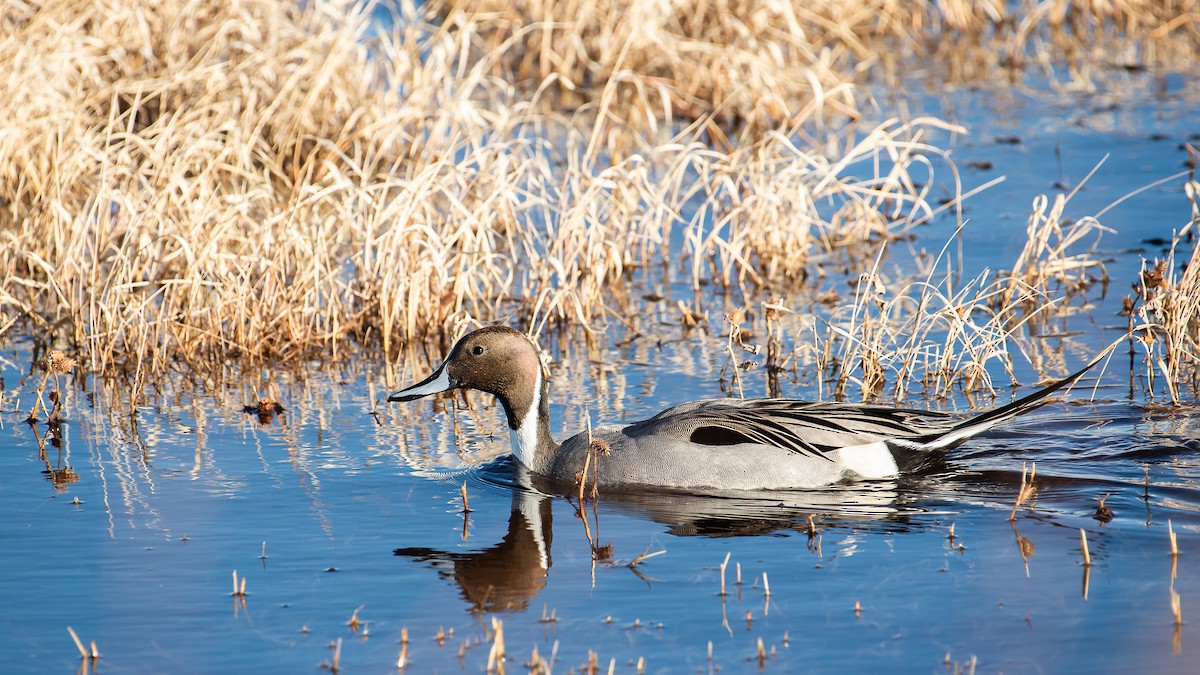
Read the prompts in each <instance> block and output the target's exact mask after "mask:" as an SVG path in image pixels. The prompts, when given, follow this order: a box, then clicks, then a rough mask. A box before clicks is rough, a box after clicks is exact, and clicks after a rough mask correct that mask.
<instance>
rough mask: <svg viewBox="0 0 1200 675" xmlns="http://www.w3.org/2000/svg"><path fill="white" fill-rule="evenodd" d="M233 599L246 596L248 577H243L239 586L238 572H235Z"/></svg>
mask: <svg viewBox="0 0 1200 675" xmlns="http://www.w3.org/2000/svg"><path fill="white" fill-rule="evenodd" d="M232 595H233V597H235V598H242V597H245V596H246V577H242V581H241V584H238V573H237V570H234V571H233V593H232Z"/></svg>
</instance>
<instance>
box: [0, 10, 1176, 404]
mask: <svg viewBox="0 0 1200 675" xmlns="http://www.w3.org/2000/svg"><path fill="white" fill-rule="evenodd" d="M800 5H803V6H800ZM1001 6H1002V3H947V2H939V3H937V4H936V5H934V4H932V3H928V2H923V3H916V4H912V5H909V4H906V3H895V2H890V1H883V0H878V1H875V2H870V3H867V4H866V5H864V4H863V3H852V2H845V1H835V0H825V1H824V2H820V3H815V4H814V3H795V4H794V5H789V4H767V3H756V2H748V3H740V4H730V3H727V2H700V3H692V4H685V3H677V4H671V5H663V4H662V3H651V2H636V3H619V2H612V3H602V4H600V5H592V4H588V3H580V4H579V5H578V6H575V5H573V4H572V5H567V4H538V5H537V6H533V5H532V4H530V5H526V4H523V3H499V4H497V5H495V6H494V7H493V6H491V5H489V4H488V3H467V4H463V5H462V6H461V7H462V8H461V9H451V7H450V6H449V5H445V4H437V3H435V4H434V5H431V6H429V8H428V9H424V8H417V7H415V6H413V5H412V4H411V3H407V4H403V5H402V6H401V9H400V10H399V11H400V13H401V15H402V16H401V17H400V18H399V20H398V21H397V22H396V26H397V27H396V28H394V29H392V30H391V31H390V32H388V31H384V32H378V30H377V29H378V24H375V23H373V22H372V20H371V17H370V16H369V15H368V14H366V13H365V11H364V10H362V9H361V8H355V6H354V5H353V4H351V3H347V2H341V1H338V0H317V1H316V2H312V3H304V4H302V5H300V6H293V5H290V4H287V3H283V4H281V3H276V2H273V1H270V0H245V1H243V2H239V3H232V4H223V3H217V4H200V5H197V4H195V3H188V2H185V1H184V0H165V1H164V2H151V1H150V0H125V1H124V2H100V1H99V0H95V1H84V0H79V1H74V0H62V1H60V2H49V3H45V4H43V5H39V6H33V5H27V4H23V3H16V2H10V3H8V4H6V5H5V7H6V11H5V12H4V13H3V15H2V16H0V78H2V80H0V81H2V82H3V88H4V91H7V92H11V95H10V96H8V97H6V98H5V99H4V100H3V101H0V111H2V114H3V115H4V118H5V119H6V124H5V125H4V128H3V129H2V130H0V209H2V212H3V221H2V224H0V312H2V315H0V333H3V332H4V331H8V330H11V327H12V326H14V325H20V326H22V327H23V329H24V330H26V331H31V332H34V333H36V334H38V335H40V336H44V337H46V338H47V339H49V340H51V341H54V342H57V343H59V344H61V345H64V346H65V345H70V346H72V347H73V350H74V351H73V352H72V353H73V354H74V355H76V356H78V357H79V358H80V360H81V363H82V366H83V370H84V371H88V372H106V373H107V372H114V371H120V372H126V373H130V374H133V375H135V376H137V377H138V379H139V381H140V379H141V378H142V377H145V376H150V375H154V374H158V373H163V372H166V371H169V370H172V369H183V370H187V371H191V372H217V373H218V374H219V375H221V376H224V373H223V372H221V369H222V368H224V367H225V366H226V365H227V364H229V363H237V364H240V365H251V366H261V365H263V364H269V363H280V362H298V361H301V360H304V359H308V358H313V357H318V356H319V357H322V358H326V357H332V358H334V359H335V360H336V359H339V358H343V357H345V356H346V355H347V354H348V353H349V352H350V351H351V350H352V349H354V350H358V349H361V348H363V347H367V348H376V347H378V348H381V351H382V353H383V354H384V355H385V357H386V358H387V359H389V363H392V362H394V361H393V360H394V359H396V358H397V356H398V355H399V354H400V352H401V350H402V348H403V347H404V346H405V345H409V344H411V343H413V342H417V341H422V340H425V339H426V338H429V337H439V336H440V337H442V338H447V337H449V336H452V335H454V334H457V333H458V332H460V331H461V329H463V328H464V327H465V326H468V325H471V324H475V323H479V322H493V321H506V322H509V323H514V324H519V325H521V326H524V327H529V328H531V330H532V332H533V333H534V334H536V335H540V334H542V333H544V331H545V330H546V328H548V327H554V326H562V325H580V326H584V327H588V328H590V327H594V326H596V325H598V324H601V323H602V322H604V321H608V320H615V321H621V322H625V323H628V319H627V317H628V315H629V300H628V290H629V286H630V283H629V282H630V281H631V280H632V279H634V278H635V277H636V278H638V279H639V280H640V281H641V282H642V283H645V282H646V280H647V279H649V280H650V283H651V284H653V283H654V282H655V280H662V279H667V280H668V281H669V280H672V279H675V278H676V276H675V275H677V274H678V273H679V271H682V273H683V274H685V275H687V278H688V280H689V281H690V283H691V285H692V288H693V290H694V291H695V292H696V294H697V296H699V295H700V293H701V292H702V289H703V288H704V287H706V286H709V285H713V286H715V287H716V288H718V289H719V290H721V291H724V292H725V293H726V294H729V293H730V292H734V293H733V294H736V293H737V292H740V293H741V295H742V296H743V297H748V296H750V295H752V294H753V293H754V292H756V290H757V289H759V288H760V287H763V286H781V287H786V286H795V285H796V284H799V283H802V282H804V280H805V279H808V278H810V277H812V276H813V275H814V274H820V273H822V272H823V266H824V265H826V264H828V263H830V262H832V261H839V262H844V263H847V264H851V265H856V264H858V261H860V260H864V259H866V260H871V259H875V256H876V255H877V253H878V251H879V250H880V249H879V246H880V245H883V244H886V243H887V242H888V241H890V240H892V239H893V238H894V237H895V236H896V235H897V234H901V233H907V232H910V231H911V228H912V227H913V226H915V225H916V224H919V223H921V222H924V221H926V220H928V219H929V218H930V217H931V216H932V215H934V214H935V213H937V212H938V210H939V208H945V207H936V206H934V205H933V204H931V202H930V201H929V199H930V198H929V191H930V190H931V186H933V185H935V184H937V181H938V179H937V176H939V175H941V174H942V173H943V172H946V171H948V172H950V173H951V174H953V173H954V168H953V164H952V163H951V162H950V161H949V158H948V155H947V153H946V151H944V150H943V149H942V148H943V147H945V145H946V143H945V141H946V139H947V138H948V136H949V135H951V134H955V133H959V132H960V131H961V130H959V129H957V128H955V127H952V126H949V125H947V124H945V123H943V122H941V121H939V120H935V119H917V120H908V121H905V120H897V119H892V120H888V121H885V122H883V123H881V124H867V123H865V122H860V121H854V120H857V119H862V118H863V115H861V114H860V110H859V107H860V105H861V102H860V99H859V98H858V96H857V95H856V94H855V90H854V87H853V85H852V83H853V82H856V81H858V79H861V77H860V76H862V75H863V74H864V73H865V72H866V71H868V70H870V69H871V68H872V67H873V64H875V63H876V61H877V60H879V59H883V58H885V57H884V56H883V55H886V54H889V53H892V50H890V47H889V45H894V44H896V42H897V41H899V43H901V44H905V45H910V46H914V48H916V47H919V46H920V45H921V44H924V42H926V41H929V40H933V42H937V40H934V37H936V36H939V35H944V32H945V31H948V30H953V31H975V32H980V31H982V33H981V34H988V31H995V34H996V35H999V32H1000V31H1001V28H1002V27H1006V26H1010V25H1012V26H1015V25H1016V24H1013V23H1012V21H1011V20H1010V19H1007V18H1005V16H1004V10H1003V9H1002V7H1001ZM1054 6H1057V5H1055V4H1054V3H1048V4H1047V3H1043V4H1041V5H1038V6H1037V7H1038V8H1039V11H1048V9H1047V8H1051V7H1054ZM1185 9H1186V7H1185V6H1184V5H1179V6H1177V5H1175V4H1167V5H1161V6H1160V5H1158V4H1155V5H1153V6H1149V5H1147V6H1145V7H1143V6H1142V5H1140V4H1139V5H1137V6H1132V5H1126V4H1107V3H1091V4H1090V5H1088V6H1087V7H1084V8H1080V7H1079V6H1077V5H1072V6H1071V9H1070V11H1067V12H1066V14H1065V18H1064V19H1063V21H1065V22H1066V23H1062V21H1060V22H1059V23H1060V24H1062V25H1064V26H1069V27H1071V30H1069V31H1067V33H1070V35H1076V34H1077V33H1078V32H1079V31H1078V30H1077V29H1078V28H1079V26H1084V27H1087V26H1110V25H1118V26H1119V27H1121V29H1122V30H1123V31H1126V32H1128V33H1129V34H1130V35H1134V36H1139V35H1142V34H1143V33H1145V32H1146V31H1150V32H1151V33H1155V32H1156V31H1157V32H1158V33H1161V40H1162V41H1163V42H1162V44H1163V45H1165V44H1167V43H1170V42H1171V41H1172V40H1175V39H1176V37H1177V36H1180V35H1182V36H1187V35H1191V34H1192V32H1194V26H1192V25H1190V24H1187V23H1186V22H1184V23H1181V22H1179V21H1177V19H1178V17H1179V16H1182V15H1183V14H1181V12H1184V10H1185ZM602 10H603V11H602ZM437 11H440V12H442V14H441V15H440V16H442V17H445V21H444V23H442V24H440V25H439V24H438V23H437V22H436V21H435V19H436V17H437V16H438V15H436V14H435V12H437ZM549 11H553V12H554V14H553V15H544V14H542V13H543V12H549ZM1064 11H1066V10H1064ZM425 12H430V15H428V16H427V15H425ZM1080 12H1082V13H1083V14H1081V15H1080V16H1084V17H1089V18H1086V19H1081V18H1078V17H1076V14H1078V13H1080ZM1055 16H1057V15H1055V14H1054V13H1053V12H1050V13H1049V14H1047V17H1048V18H1046V20H1045V22H1042V21H1041V20H1038V21H1037V22H1035V28H1036V30H1035V29H1033V28H1030V30H1028V31H1026V32H1025V33H1024V35H1025V36H1026V38H1027V39H1032V38H1031V37H1030V36H1038V35H1042V34H1043V33H1044V32H1045V31H1046V30H1051V29H1049V28H1047V29H1043V28H1042V27H1043V25H1045V26H1050V27H1053V26H1056V25H1059V24H1056V23H1055V21H1058V19H1056V18H1055ZM617 18H620V20H617ZM1080 21H1082V22H1083V23H1079V22H1080ZM1071 22H1075V23H1071ZM1004 30H1008V28H1005V29H1004ZM1097 30H1098V29H1097ZM1051 32H1053V31H1052V30H1051ZM1155 34H1157V33H1155ZM1064 39H1065V38H1064ZM1139 39H1140V38H1139ZM981 45H983V46H985V47H986V45H985V44H984V43H981ZM921 48H922V49H923V48H924V47H921ZM984 51H986V49H984ZM1148 53H1149V52H1147V54H1148ZM1155 53H1156V54H1157V53H1158V52H1155ZM1191 58H1193V59H1194V55H1192V56H1191ZM572 97H573V98H572ZM727 121H728V122H735V123H736V124H734V125H732V126H731V125H728V124H725V122H727ZM737 126H740V127H741V129H742V133H741V135H740V136H731V135H729V134H728V131H729V129H732V128H734V127H737ZM645 130H649V133H642V131H645ZM954 184H955V186H956V187H955V188H954V190H955V193H954V195H953V196H954V197H956V198H957V197H961V192H960V191H959V190H958V188H957V184H958V183H957V180H955V181H954ZM1040 217H1043V218H1044V219H1053V218H1054V215H1053V213H1051V214H1049V215H1045V214H1043V215H1042V216H1040ZM1063 237H1064V241H1065V240H1067V239H1069V238H1070V235H1069V234H1064V235H1063ZM1055 246H1057V244H1055ZM1042 255H1043V254H1042V253H1041V252H1038V251H1033V252H1031V253H1030V256H1031V257H1030V258H1029V259H1028V261H1030V262H1029V264H1030V265H1031V267H1030V268H1029V269H1042V268H1041V267H1038V266H1037V265H1033V263H1032V262H1031V261H1034V260H1042V261H1044V257H1039V256H1042ZM1079 271H1080V270H1079V269H1078V268H1074V267H1070V266H1068V267H1064V268H1062V269H1060V270H1058V271H1057V272H1052V273H1051V274H1049V275H1048V276H1042V277H1039V278H1036V279H1033V280H1029V279H1027V278H1024V277H1022V280H1021V281H1020V283H1021V284H1024V285H1025V286H1027V287H1029V288H1030V289H1031V288H1035V287H1037V286H1039V285H1044V284H1046V283H1048V282H1049V281H1050V280H1059V281H1063V282H1064V283H1072V282H1071V279H1072V278H1074V277H1072V276H1071V275H1076V274H1078V273H1079ZM668 281H664V282H663V283H664V284H665V283H667V282H668ZM875 282H876V280H872V283H871V284H869V285H867V286H864V287H863V288H864V293H863V294H860V300H859V302H858V303H856V304H855V307H854V308H852V310H851V312H852V315H853V316H856V317H861V318H862V320H858V319H855V320H853V321H852V322H851V326H850V328H849V329H847V330H846V331H845V332H846V334H847V335H849V336H853V339H852V340H850V341H847V342H846V343H845V345H846V347H845V349H851V347H850V345H851V344H853V345H855V346H854V347H853V350H858V351H861V353H863V354H866V355H867V358H866V361H864V363H869V364H873V363H874V362H875V361H878V358H877V357H873V356H870V353H871V350H872V349H876V350H878V349H879V348H881V347H883V346H889V345H890V346H894V345H895V344H896V342H897V340H899V338H898V337H897V336H898V335H900V334H901V333H902V332H904V331H908V334H909V335H912V336H916V335H921V334H923V331H925V329H924V328H921V327H920V326H917V327H916V328H914V326H913V325H912V324H911V321H913V319H912V316H915V315H906V316H905V317H901V316H900V315H901V313H902V312H901V310H902V309H903V311H904V312H908V311H909V310H910V309H911V306H912V305H913V303H914V302H915V303H916V306H918V307H924V306H926V304H928V303H930V302H940V303H942V304H943V305H945V306H946V307H947V308H956V307H961V306H962V303H963V302H964V298H963V296H962V293H964V292H968V293H970V292H974V290H973V289H974V288H978V287H981V285H982V281H981V282H979V284H977V286H975V287H969V288H968V289H967V290H966V291H964V290H963V289H962V288H949V287H944V288H943V287H940V286H935V285H931V284H929V283H926V284H923V285H912V286H910V287H909V288H908V290H906V291H902V292H901V293H900V294H899V295H897V296H896V297H897V300H896V301H895V303H894V304H893V306H892V307H891V308H884V305H886V303H883V305H881V304H879V303H878V302H876V301H877V300H878V298H877V297H876V296H875V295H870V294H868V293H866V290H865V289H867V288H868V287H870V286H872V285H875ZM918 288H920V289H921V290H920V292H919V293H918V294H917V296H912V295H911V293H912V291H913V290H914V289H918ZM989 288H990V287H989ZM931 289H940V290H936V292H935V291H934V290H931ZM1008 291H1009V292H1008V294H1007V295H1005V293H1004V292H1001V291H999V290H996V289H990V290H988V291H987V292H986V293H985V294H984V295H983V296H981V297H984V298H986V299H989V300H992V301H996V299H997V298H1000V300H999V302H1000V304H1001V305H1005V306H1007V305H1011V304H1016V300H1015V299H1016V298H1017V297H1020V298H1025V297H1027V296H1029V295H1030V294H1031V293H1035V291H1034V290H1029V289H1027V288H1017V287H1015V286H1010V287H1009V289H1008ZM1018 291H1019V292H1018ZM1027 291H1028V292H1027ZM1014 292H1015V294H1014ZM906 294H907V295H906ZM901 296H905V297H907V298H908V299H903V300H902V299H900V298H901ZM869 298H874V299H873V300H871V302H874V303H875V305H874V306H875V307H879V308H881V310H880V311H882V313H881V314H879V315H878V318H880V319H883V320H884V321H883V323H880V324H879V325H876V323H874V321H875V320H874V319H871V318H870V317H868V316H867V315H866V314H864V312H866V311H867V300H868V299H869ZM614 307H615V308H616V309H614ZM906 307H907V309H904V308H906ZM701 310H702V308H701V307H700V302H699V300H698V301H697V303H696V305H695V307H694V308H692V309H689V312H691V311H695V312H699V311H701ZM870 311H876V310H874V309H872V310H870ZM921 311H924V310H921ZM955 311H958V310H955ZM993 311H994V312H995V313H996V314H997V315H1002V314H1005V315H1006V312H1007V310H1003V309H994V310H993ZM919 314H920V312H918V314H917V315H919ZM868 319H869V320H868ZM18 321H19V322H21V323H19V324H18V323H17V322H18ZM964 321H965V319H964ZM896 322H899V323H898V325H899V326H900V327H901V328H900V329H897V328H896V327H895V326H894V325H889V323H892V324H894V323H896ZM906 323H907V325H906ZM993 323H995V325H994V326H991V323H988V324H985V325H984V326H983V327H981V328H979V330H980V331H982V332H981V333H980V335H981V336H982V337H976V338H971V341H970V344H972V345H973V346H972V347H971V349H969V350H966V351H965V352H964V351H961V350H959V349H957V348H950V347H947V348H946V349H941V350H939V351H937V354H936V358H935V357H933V356H931V357H930V363H931V364H932V363H933V362H934V361H936V362H937V363H939V364H941V365H939V366H938V372H946V373H960V372H966V371H964V370H963V366H961V365H955V364H961V363H974V364H978V363H980V360H981V359H983V360H986V358H991V356H988V355H990V354H994V353H996V351H995V350H997V349H1003V348H1004V339H1003V338H1002V337H1001V336H1000V334H998V333H995V331H997V330H1000V327H1001V325H1003V326H1007V327H1008V329H1009V330H1011V327H1012V325H1013V320H1012V319H1011V317H1008V316H1007V315H1006V316H1005V317H1003V319H1002V320H1001V319H996V320H995V321H994V322H993ZM989 326H990V327H989ZM897 330H900V332H896V331H897ZM956 330H958V329H956ZM972 330H975V328H972V327H970V322H966V323H965V324H964V325H963V327H962V328H961V330H959V332H970V331H972ZM904 341H907V342H908V343H909V348H910V349H912V350H914V351H913V352H912V353H913V354H921V353H929V352H928V351H927V346H923V345H926V344H927V343H926V342H925V341H924V338H904ZM890 346H889V348H890ZM922 350H926V351H922ZM964 355H966V356H964ZM838 358H839V359H840V362H841V363H842V364H843V365H845V364H848V363H851V362H853V361H854V358H855V357H854V356H853V354H852V353H851V352H850V351H847V352H845V353H843V354H840V355H839V356H838ZM906 358H907V357H906ZM964 358H965V361H964V360H963V359H964ZM873 359H874V361H873ZM869 367H870V369H872V370H870V372H869V373H868V374H867V375H865V379H864V382H865V384H866V385H867V387H868V389H870V390H875V389H877V388H878V386H879V385H878V382H879V380H880V376H881V375H880V373H882V370H881V369H880V367H879V366H877V365H869ZM932 367H933V366H932V365H931V366H930V368H932ZM391 370H392V369H390V368H389V373H390V372H391ZM911 372H915V371H913V370H911V369H909V370H907V371H902V372H901V373H900V374H908V373H911ZM841 379H842V380H845V379H846V378H845V377H841Z"/></svg>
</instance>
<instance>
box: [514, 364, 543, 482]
mask: <svg viewBox="0 0 1200 675" xmlns="http://www.w3.org/2000/svg"><path fill="white" fill-rule="evenodd" d="M541 405H542V369H541V368H538V369H537V379H536V380H535V381H534V383H533V400H532V402H531V403H530V404H529V410H524V411H514V412H516V413H517V414H518V415H520V418H521V425H520V427H518V428H516V429H510V430H509V432H508V434H509V440H511V441H512V454H513V456H514V457H516V458H517V461H518V462H520V463H521V464H523V465H524V466H525V467H527V468H532V467H533V456H534V454H535V453H536V452H537V447H538V437H537V430H538V410H541Z"/></svg>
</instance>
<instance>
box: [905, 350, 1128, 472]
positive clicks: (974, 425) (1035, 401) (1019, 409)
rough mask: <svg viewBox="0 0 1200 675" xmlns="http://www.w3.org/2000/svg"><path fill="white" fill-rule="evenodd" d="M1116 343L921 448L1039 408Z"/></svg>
mask: <svg viewBox="0 0 1200 675" xmlns="http://www.w3.org/2000/svg"><path fill="white" fill-rule="evenodd" d="M1117 344H1119V341H1118V342H1114V343H1113V344H1112V345H1110V346H1108V347H1107V348H1105V349H1104V350H1103V351H1101V352H1100V353H1099V354H1097V355H1096V358H1094V359H1092V360H1091V362H1090V363H1088V364H1087V365H1086V366H1084V367H1083V368H1080V369H1079V370H1078V371H1076V372H1075V373H1073V374H1071V375H1068V376H1067V377H1065V378H1063V379H1061V380H1059V381H1058V382H1055V383H1054V384H1052V385H1050V386H1048V387H1046V388H1045V389H1040V390H1038V391H1035V392H1033V393H1032V394H1030V395H1028V396H1026V397H1025V398H1021V399H1018V400H1016V401H1013V402H1012V403H1009V404H1008V405H1005V406H1000V407H999V408H996V409H995V410H989V411H988V412H985V413H983V414H982V415H978V416H976V417H972V418H971V419H969V420H967V421H965V422H963V423H961V424H958V425H956V426H955V427H953V428H951V429H950V430H949V431H947V432H945V433H943V434H940V435H938V436H935V437H933V438H928V439H926V440H925V442H923V443H922V444H921V449H922V450H949V449H951V448H954V447H956V446H958V445H959V444H960V443H962V442H963V441H965V440H967V439H968V438H971V437H972V436H974V435H976V434H980V433H983V432H984V431H987V430H988V429H991V428H992V427H994V426H996V425H997V424H999V423H1001V422H1004V421H1007V420H1010V419H1012V418H1014V417H1017V416H1018V415H1024V414H1025V413H1027V412H1029V411H1031V410H1033V409H1035V408H1040V407H1041V406H1043V405H1045V404H1047V403H1049V401H1048V400H1047V398H1048V397H1049V396H1050V395H1051V394H1053V393H1054V392H1056V391H1059V390H1061V389H1065V388H1067V387H1070V386H1071V385H1073V384H1075V383H1076V382H1078V381H1079V378H1081V377H1083V376H1084V374H1086V373H1087V372H1088V371H1089V370H1091V369H1092V368H1094V367H1095V366H1096V364H1097V363H1100V362H1101V361H1103V360H1104V358H1105V357H1106V356H1108V353H1109V352H1110V351H1112V349H1113V347H1115V346H1116V345H1117Z"/></svg>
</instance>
